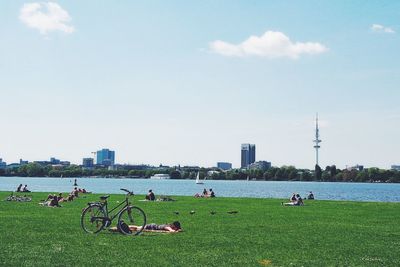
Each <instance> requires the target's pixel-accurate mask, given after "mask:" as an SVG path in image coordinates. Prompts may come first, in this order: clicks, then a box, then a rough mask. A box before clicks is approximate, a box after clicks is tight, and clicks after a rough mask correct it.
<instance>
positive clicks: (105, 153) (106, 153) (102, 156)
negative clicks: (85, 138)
mask: <svg viewBox="0 0 400 267" xmlns="http://www.w3.org/2000/svg"><path fill="white" fill-rule="evenodd" d="M96 156H97V159H96V164H97V165H104V166H111V165H114V164H115V151H111V150H109V149H107V148H103V149H102V150H99V151H97V153H96Z"/></svg>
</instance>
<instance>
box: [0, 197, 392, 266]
mask: <svg viewBox="0 0 400 267" xmlns="http://www.w3.org/2000/svg"><path fill="white" fill-rule="evenodd" d="M52 193H55V192H52ZM9 194H10V193H9V192H0V199H1V200H4V199H6V198H7V196H8V195H9ZM30 195H31V196H32V201H31V202H11V201H0V239H1V242H0V265H1V266H88V265H90V266H96V265H98V266H128V265H130V266H400V256H399V255H400V241H399V240H400V224H399V223H398V222H399V221H400V212H399V211H400V203H376V202H346V201H318V200H314V201H310V200H309V201H307V200H306V201H305V206H301V207H285V206H281V202H282V201H287V200H282V199H252V198H214V199H208V198H207V199H203V198H197V199H196V198H193V197H183V196H177V197H173V198H174V199H175V200H176V201H173V202H139V201H138V199H143V198H144V196H135V197H134V198H133V199H132V201H133V203H134V204H135V205H137V206H139V207H141V208H142V209H143V210H144V211H145V212H146V215H147V217H148V223H152V222H154V223H169V222H172V221H175V220H178V221H180V222H181V224H182V227H183V229H184V231H183V232H182V233H174V234H159V233H158V234H156V233H144V234H143V235H140V236H136V237H130V236H123V235H121V234H118V233H110V232H108V231H103V232H101V233H100V234H97V235H90V234H86V233H84V232H83V230H82V229H81V227H80V214H81V211H82V209H83V208H84V207H85V206H86V205H87V203H88V202H90V201H96V200H98V199H99V195H96V194H88V195H85V196H81V197H80V198H78V199H77V200H75V201H73V202H67V203H61V205H62V207H61V208H48V207H43V206H40V205H38V203H39V202H40V200H42V199H45V198H46V197H47V193H30ZM123 199H124V195H111V196H110V198H109V204H110V205H111V206H113V205H115V204H116V203H117V201H122V200H123ZM232 211H234V212H233V213H232ZM114 224H115V223H114Z"/></svg>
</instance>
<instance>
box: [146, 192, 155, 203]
mask: <svg viewBox="0 0 400 267" xmlns="http://www.w3.org/2000/svg"><path fill="white" fill-rule="evenodd" d="M145 199H146V200H150V201H154V200H156V196H155V195H154V193H153V190H151V189H150V190H149V193H148V194H147V195H146V197H145Z"/></svg>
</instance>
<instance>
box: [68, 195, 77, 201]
mask: <svg viewBox="0 0 400 267" xmlns="http://www.w3.org/2000/svg"><path fill="white" fill-rule="evenodd" d="M74 198H75V197H74V195H73V194H72V193H71V194H69V195H68V197H67V201H73V200H74Z"/></svg>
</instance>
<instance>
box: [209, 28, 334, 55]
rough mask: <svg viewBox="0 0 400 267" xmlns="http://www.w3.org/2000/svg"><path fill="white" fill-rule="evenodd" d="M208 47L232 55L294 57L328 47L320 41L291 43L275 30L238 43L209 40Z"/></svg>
mask: <svg viewBox="0 0 400 267" xmlns="http://www.w3.org/2000/svg"><path fill="white" fill-rule="evenodd" d="M209 47H210V49H211V51H213V52H215V53H218V54H221V55H223V56H232V57H244V56H260V57H268V58H278V57H289V58H292V59H296V58H298V57H299V56H300V55H302V54H310V55H315V54H321V53H324V52H326V51H328V48H327V47H325V46H324V45H322V44H320V43H313V42H306V43H301V42H296V43H293V42H292V41H291V40H290V39H289V37H287V36H286V35H285V34H284V33H282V32H276V31H267V32H265V33H264V34H263V35H262V36H250V37H249V38H248V39H247V40H245V41H243V42H242V43H240V44H231V43H227V42H224V41H220V40H217V41H214V42H211V43H210V44H209Z"/></svg>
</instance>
